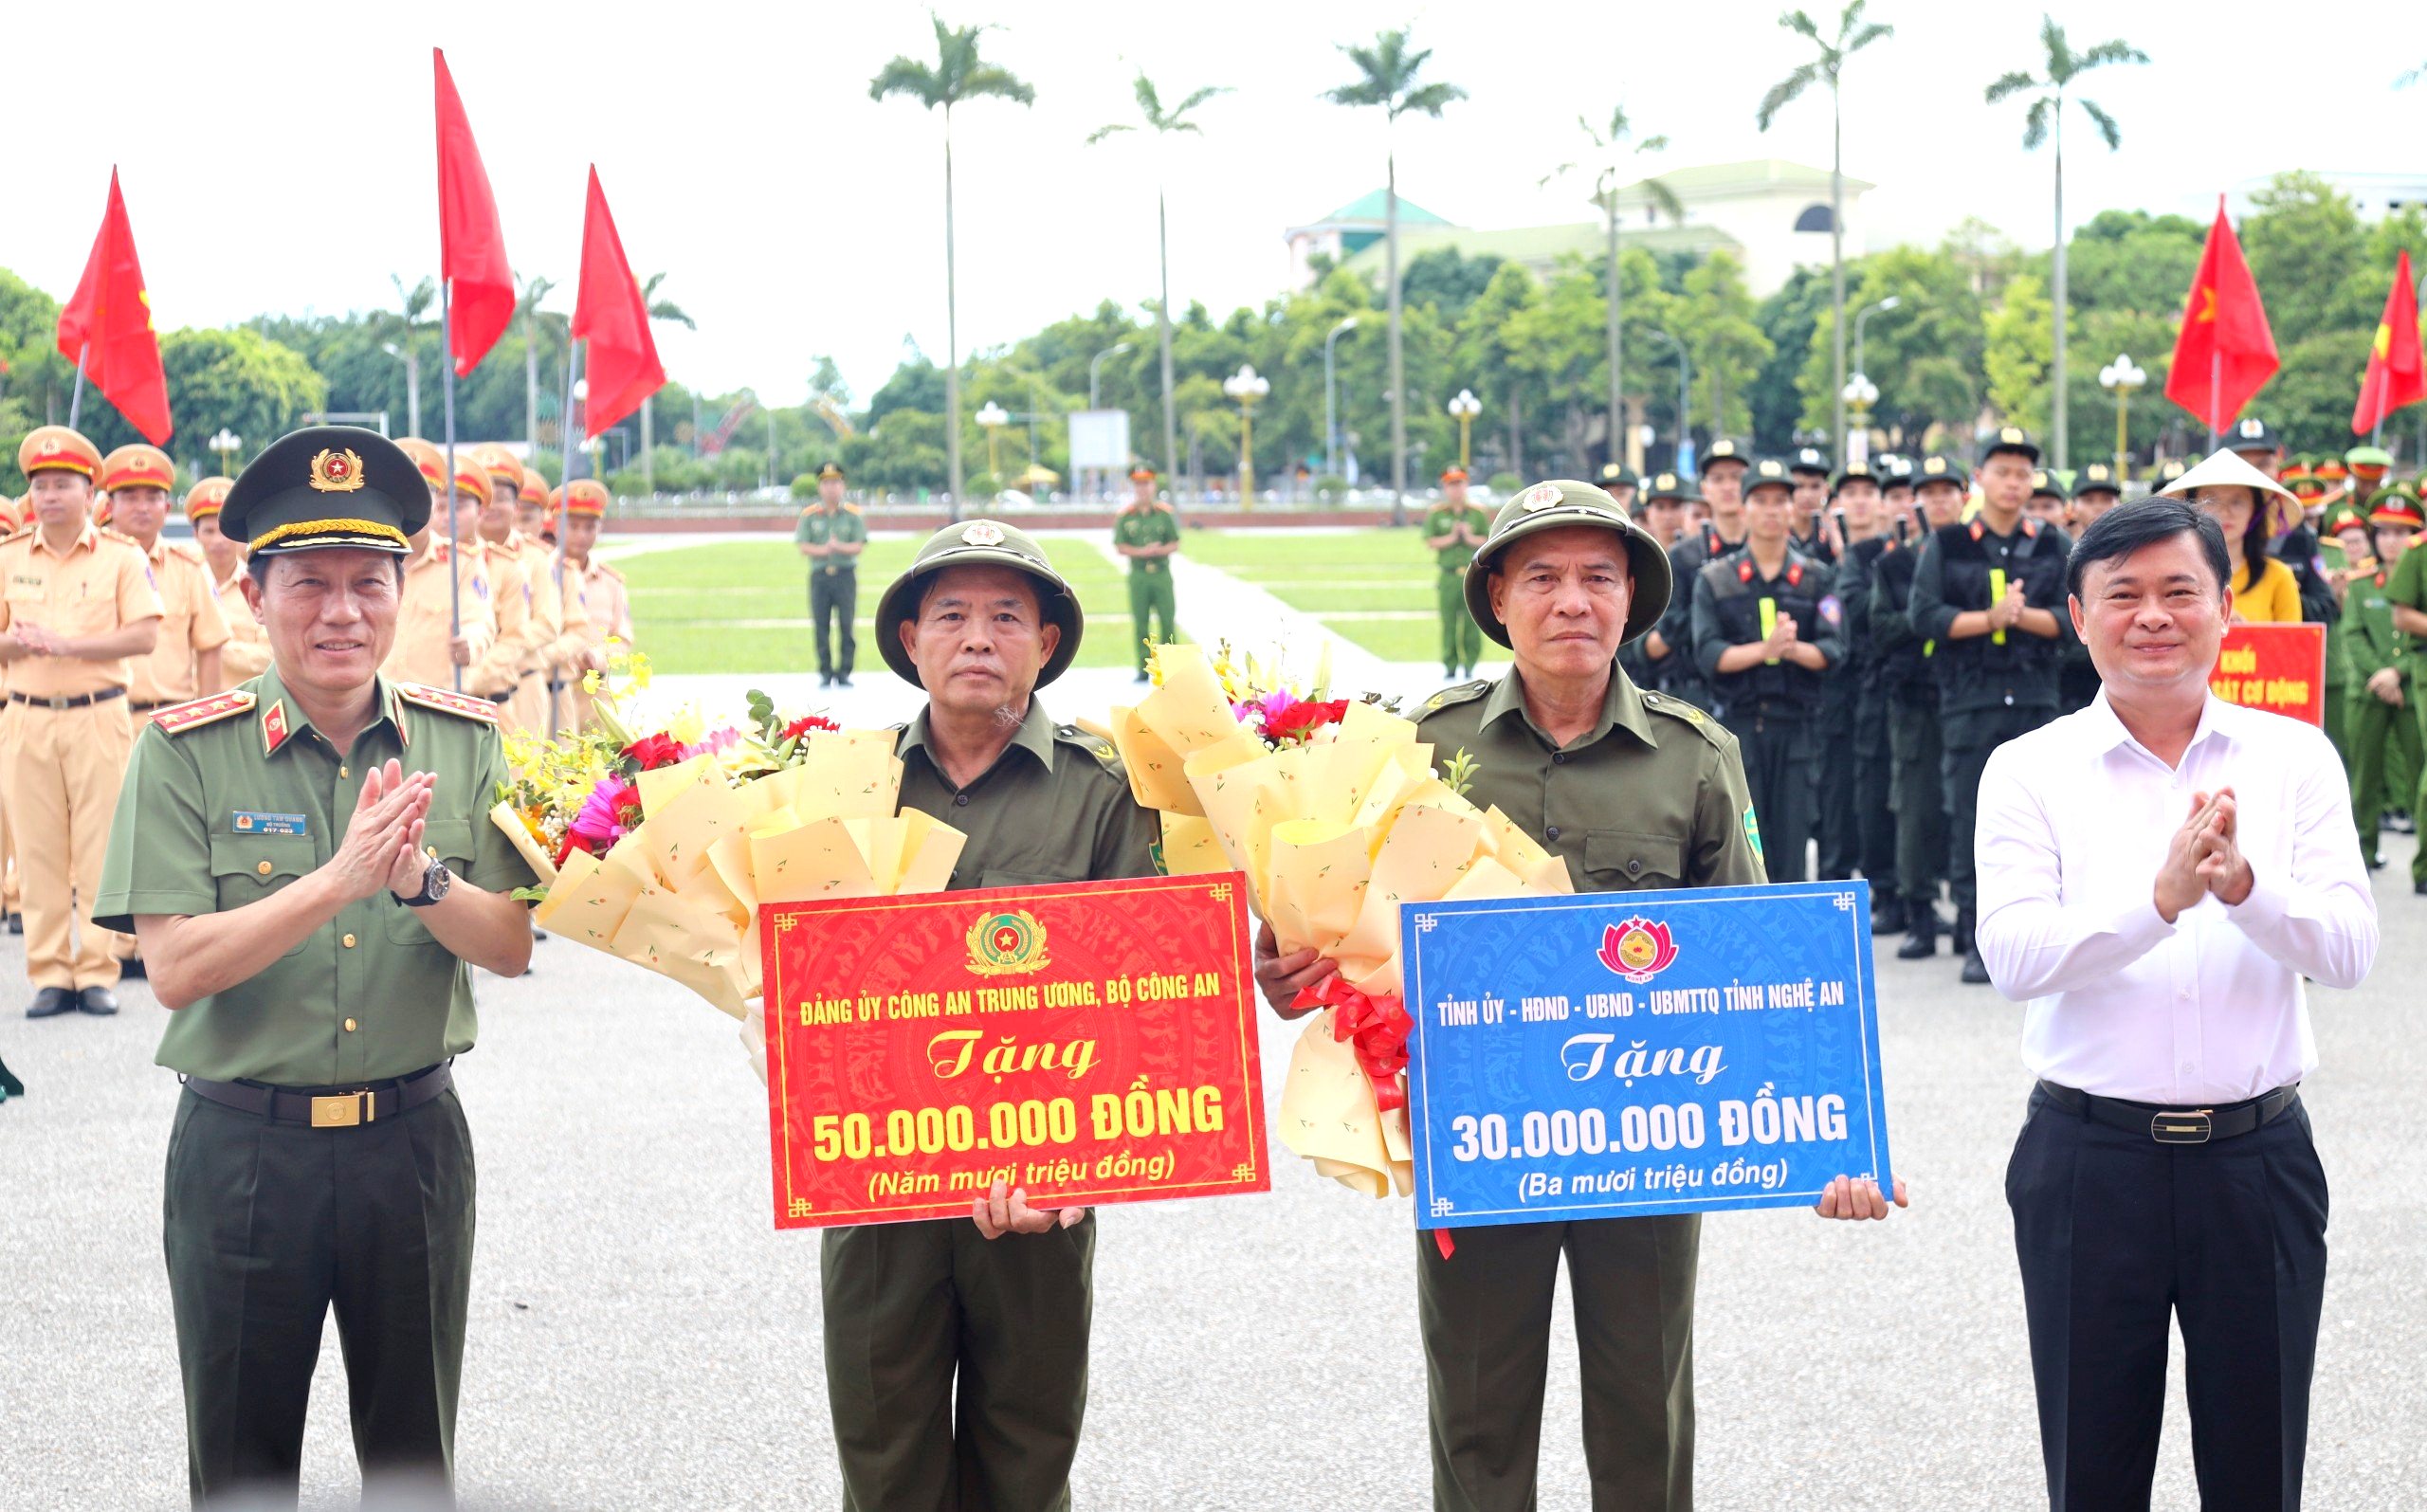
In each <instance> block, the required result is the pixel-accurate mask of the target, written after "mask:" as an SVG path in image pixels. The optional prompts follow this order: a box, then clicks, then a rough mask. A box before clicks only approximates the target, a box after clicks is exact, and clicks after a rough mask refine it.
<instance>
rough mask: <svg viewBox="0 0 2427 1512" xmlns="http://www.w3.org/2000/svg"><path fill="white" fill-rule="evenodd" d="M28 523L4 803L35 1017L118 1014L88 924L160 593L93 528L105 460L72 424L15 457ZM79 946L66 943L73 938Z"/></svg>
mask: <svg viewBox="0 0 2427 1512" xmlns="http://www.w3.org/2000/svg"><path fill="white" fill-rule="evenodd" d="M17 466H18V468H19V469H20V470H22V471H23V472H24V473H25V475H26V479H27V483H29V484H30V485H31V492H30V495H29V497H30V498H31V499H32V501H33V512H34V524H33V526H32V528H30V529H28V530H25V531H21V532H19V533H18V534H17V535H15V536H13V537H9V540H8V542H7V543H6V544H0V587H5V589H6V596H5V597H0V665H6V666H7V667H8V676H9V702H8V706H7V708H6V709H5V710H0V794H5V797H0V801H5V802H6V804H7V805H8V810H9V827H10V829H12V830H13V831H14V837H15V840H16V846H17V852H18V854H17V873H18V880H19V884H20V885H21V886H22V887H23V889H24V892H25V902H26V975H27V976H29V977H31V978H32V979H33V985H34V989H35V991H34V1000H33V1003H32V1006H30V1007H29V1008H27V1010H26V1016H27V1017H28V1018H49V1017H52V1016H53V1015H56V1014H60V1013H66V1012H71V1011H75V1010H77V1009H82V1010H83V1011H85V1012H87V1013H115V1012H117V1011H118V994H117V993H116V992H114V991H113V989H114V988H116V987H117V985H118V976H119V967H118V942H117V940H116V939H115V938H111V936H110V934H109V932H108V931H106V930H102V929H96V928H94V927H93V926H92V924H91V922H90V921H89V920H84V921H82V922H81V923H80V922H79V921H78V920H77V919H76V915H77V912H78V910H80V909H81V910H87V911H89V910H90V909H91V907H92V903H93V898H94V895H95V893H96V891H97V889H98V888H99V887H100V881H101V852H102V847H104V846H105V845H106V844H107V843H108V840H109V825H110V811H112V810H113V809H114V808H115V807H116V806H117V804H118V788H119V778H120V777H121V776H122V775H123V774H124V773H125V771H126V753H127V747H128V746H129V745H130V744H132V743H133V741H134V739H135V726H134V724H133V722H132V721H131V720H130V719H129V717H128V715H127V712H126V688H127V682H128V680H129V679H130V678H131V677H132V676H133V673H132V671H131V669H130V668H129V666H128V665H127V664H128V663H129V661H131V660H132V659H134V658H136V657H141V656H149V655H151V654H152V647H153V644H154V643H155V641H157V640H158V638H159V633H160V594H159V591H158V590H156V589H155V588H154V587H153V586H152V573H151V569H150V567H149V566H148V565H147V564H146V563H145V561H144V559H143V550H142V548H141V547H139V546H137V545H136V544H135V543H134V542H133V541H130V540H128V539H127V538H126V537H123V536H116V535H112V534H109V533H107V532H105V531H103V530H102V529H101V527H100V526H99V525H96V524H94V523H93V520H92V506H93V481H94V479H95V478H96V477H97V476H98V475H99V474H100V467H101V455H100V452H99V451H98V450H96V449H95V448H94V446H93V444H92V443H91V442H89V441H87V440H85V439H84V438H83V437H82V436H81V435H79V434H77V433H76V432H75V431H73V430H70V429H68V428H66V427H65V426H40V427H37V428H35V429H34V430H33V431H31V432H30V433H29V434H27V437H26V439H25V442H24V444H23V445H21V446H18V448H17ZM71 933H72V935H73V940H72V942H71V939H70V936H71Z"/></svg>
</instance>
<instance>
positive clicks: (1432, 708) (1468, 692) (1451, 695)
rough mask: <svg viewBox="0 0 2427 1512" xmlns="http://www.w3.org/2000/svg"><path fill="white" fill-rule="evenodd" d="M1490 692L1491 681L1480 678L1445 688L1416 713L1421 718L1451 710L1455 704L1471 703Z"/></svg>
mask: <svg viewBox="0 0 2427 1512" xmlns="http://www.w3.org/2000/svg"><path fill="white" fill-rule="evenodd" d="M1490 691H1491V679H1489V678H1487V677H1479V678H1477V679H1475V680H1474V681H1473V682H1471V683H1459V684H1458V685H1457V686H1455V687H1446V688H1443V689H1442V690H1441V691H1440V692H1438V693H1435V694H1433V695H1432V697H1431V698H1429V699H1426V700H1425V701H1424V707H1423V708H1421V709H1419V710H1417V711H1416V713H1417V716H1418V717H1419V718H1421V717H1422V716H1424V715H1427V714H1432V713H1434V712H1436V711H1438V710H1441V709H1446V708H1449V707H1451V705H1453V704H1459V703H1471V702H1473V701H1475V700H1477V699H1479V698H1482V697H1483V696H1484V695H1485V694H1487V693H1488V692H1490Z"/></svg>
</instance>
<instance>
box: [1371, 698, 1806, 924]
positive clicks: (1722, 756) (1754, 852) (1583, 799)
mask: <svg viewBox="0 0 2427 1512" xmlns="http://www.w3.org/2000/svg"><path fill="white" fill-rule="evenodd" d="M1416 729H1417V731H1418V733H1419V734H1421V735H1422V737H1423V738H1425V739H1426V740H1428V741H1430V742H1432V749H1433V752H1434V756H1435V759H1436V761H1440V762H1445V763H1446V762H1447V761H1448V760H1449V759H1450V758H1451V756H1453V755H1454V754H1455V753H1457V752H1459V751H1462V750H1463V751H1464V752H1466V753H1467V755H1468V756H1470V757H1472V758H1473V759H1474V760H1475V761H1476V762H1477V763H1478V765H1477V768H1476V771H1475V775H1474V782H1473V785H1472V786H1471V787H1469V789H1468V790H1467V797H1468V798H1469V800H1471V801H1472V802H1473V803H1475V804H1476V805H1477V806H1479V807H1487V808H1497V809H1499V810H1500V811H1501V812H1503V813H1505V814H1506V815H1507V816H1508V817H1509V818H1510V819H1512V820H1514V821H1516V823H1517V824H1518V825H1519V826H1520V827H1521V828H1523V829H1525V830H1526V831H1527V832H1528V833H1530V834H1532V835H1533V836H1534V837H1535V838H1536V839H1538V840H1540V841H1542V844H1543V845H1544V846H1545V847H1548V848H1549V849H1550V851H1551V853H1552V854H1554V855H1557V856H1560V857H1563V858H1564V859H1565V860H1566V862H1567V874H1568V877H1569V879H1570V880H1571V881H1573V882H1574V883H1575V884H1576V890H1577V891H1578V892H1632V891H1635V890H1638V889H1642V888H1651V887H1739V886H1749V885H1754V884H1761V883H1766V882H1768V881H1769V875H1768V873H1767V871H1765V870H1764V869H1763V866H1762V863H1761V829H1760V828H1759V827H1758V826H1757V825H1756V824H1755V823H1754V820H1753V799H1752V793H1751V790H1750V789H1749V788H1747V787H1746V785H1745V782H1744V767H1743V761H1742V760H1741V759H1739V757H1738V756H1737V753H1736V738H1735V737H1734V736H1732V735H1730V734H1728V733H1727V732H1726V731H1725V730H1724V729H1722V728H1720V726H1719V723H1718V721H1717V720H1713V719H1712V718H1711V717H1710V716H1709V715H1707V714H1705V713H1704V712H1703V711H1702V710H1700V709H1698V708H1696V707H1694V706H1693V705H1692V704H1690V703H1688V702H1687V701H1684V700H1683V699H1676V698H1671V697H1670V696H1669V695H1668V694H1665V693H1651V692H1646V691H1644V690H1642V689H1639V688H1637V687H1636V686H1635V685H1634V683H1633V682H1632V681H1630V680H1629V679H1628V677H1627V675H1626V673H1625V672H1624V671H1623V670H1620V669H1619V668H1616V667H1613V668H1611V671H1610V690H1609V694H1608V696H1607V697H1606V698H1604V700H1603V701H1602V704H1601V718H1600V720H1598V722H1597V723H1596V724H1595V725H1594V727H1593V729H1592V730H1591V731H1590V732H1589V733H1587V734H1585V735H1583V736H1581V737H1579V738H1577V739H1575V740H1572V741H1570V742H1569V743H1568V744H1566V745H1565V746H1559V745H1555V744H1554V743H1553V742H1552V740H1551V738H1550V737H1549V736H1547V735H1545V734H1543V733H1542V730H1541V729H1540V728H1539V727H1538V726H1536V724H1535V723H1534V720H1533V717H1532V716H1531V715H1529V714H1527V713H1526V711H1525V692H1524V683H1522V682H1521V681H1520V674H1518V673H1517V672H1515V671H1513V670H1512V671H1510V672H1508V673H1506V674H1505V676H1502V677H1500V678H1497V679H1487V680H1484V681H1479V682H1474V683H1460V684H1459V685H1458V686H1456V687H1452V688H1447V689H1444V690H1443V691H1442V692H1439V693H1436V694H1434V695H1433V696H1432V699H1430V700H1429V701H1426V703H1425V705H1424V707H1423V709H1422V710H1421V711H1420V712H1419V713H1418V714H1417V716H1416Z"/></svg>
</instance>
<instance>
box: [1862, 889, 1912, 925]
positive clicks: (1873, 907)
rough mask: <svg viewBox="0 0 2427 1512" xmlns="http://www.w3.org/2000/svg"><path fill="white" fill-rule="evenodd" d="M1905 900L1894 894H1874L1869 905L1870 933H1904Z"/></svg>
mask: <svg viewBox="0 0 2427 1512" xmlns="http://www.w3.org/2000/svg"><path fill="white" fill-rule="evenodd" d="M1905 922H1906V920H1905V900H1904V899H1902V898H1899V897H1897V896H1896V895H1895V894H1894V893H1874V894H1873V895H1872V896H1871V904H1870V932H1871V933H1872V934H1874V935H1901V934H1903V933H1904V932H1905Z"/></svg>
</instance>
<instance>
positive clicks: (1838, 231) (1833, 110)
mask: <svg viewBox="0 0 2427 1512" xmlns="http://www.w3.org/2000/svg"><path fill="white" fill-rule="evenodd" d="M1863 4H1864V0H1847V5H1846V9H1845V10H1844V11H1843V12H1841V13H1840V14H1839V15H1838V17H1837V35H1836V38H1835V40H1834V41H1832V40H1830V39H1829V38H1826V37H1823V36H1821V35H1820V27H1819V26H1818V24H1817V23H1816V22H1815V21H1814V20H1813V19H1812V18H1811V17H1810V16H1808V15H1805V14H1804V13H1803V12H1802V11H1800V10H1790V11H1788V12H1787V13H1786V14H1785V15H1782V16H1780V17H1779V26H1781V27H1786V29H1787V30H1789V31H1792V32H1794V33H1795V34H1796V35H1797V36H1798V37H1801V38H1803V39H1804V40H1805V41H1806V42H1809V43H1810V44H1812V46H1814V47H1815V48H1816V49H1818V56H1816V57H1815V58H1814V59H1813V60H1812V61H1811V62H1810V63H1807V64H1803V65H1802V66H1801V67H1799V68H1797V69H1796V71H1795V72H1793V73H1791V74H1789V75H1787V76H1786V77H1785V78H1784V79H1781V80H1779V82H1777V83H1775V84H1772V85H1771V86H1770V92H1769V93H1768V94H1766V95H1763V96H1762V97H1761V108H1760V109H1759V110H1757V111H1755V112H1754V113H1753V120H1754V123H1755V124H1757V125H1759V126H1760V127H1761V130H1763V131H1768V130H1769V129H1770V122H1771V121H1773V120H1775V119H1777V118H1778V114H1779V111H1781V110H1784V109H1785V108H1786V107H1787V106H1788V105H1790V104H1792V103H1794V102H1795V100H1796V97H1797V96H1798V95H1800V94H1802V93H1803V92H1804V91H1805V90H1806V89H1809V88H1811V87H1812V86H1813V85H1814V84H1816V83H1822V82H1825V83H1827V84H1828V86H1829V308H1830V310H1831V311H1832V312H1833V314H1834V319H1832V320H1831V322H1830V324H1831V332H1830V338H1831V346H1832V349H1833V350H1832V368H1831V371H1832V373H1834V377H1833V378H1832V380H1831V384H1832V386H1831V388H1830V390H1829V402H1830V404H1831V405H1832V406H1833V407H1834V408H1833V409H1832V410H1831V411H1830V413H1831V416H1832V418H1831V421H1830V426H1829V445H1830V447H1831V449H1832V450H1833V451H1834V453H1835V454H1836V455H1839V456H1843V455H1844V454H1845V449H1846V130H1845V122H1846V113H1845V100H1844V97H1843V95H1842V94H1840V93H1839V91H1838V88H1837V76H1838V75H1839V74H1840V73H1841V72H1843V71H1844V69H1845V66H1846V60H1847V59H1849V58H1852V56H1853V55H1854V54H1855V53H1858V52H1860V51H1862V50H1863V49H1864V48H1865V47H1868V46H1870V45H1871V44H1872V43H1874V42H1878V41H1881V40H1883V39H1885V38H1888V37H1892V36H1894V35H1895V34H1896V28H1895V27H1891V26H1888V25H1886V24H1884V23H1882V22H1877V21H1865V20H1863V18H1862V8H1863Z"/></svg>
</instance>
